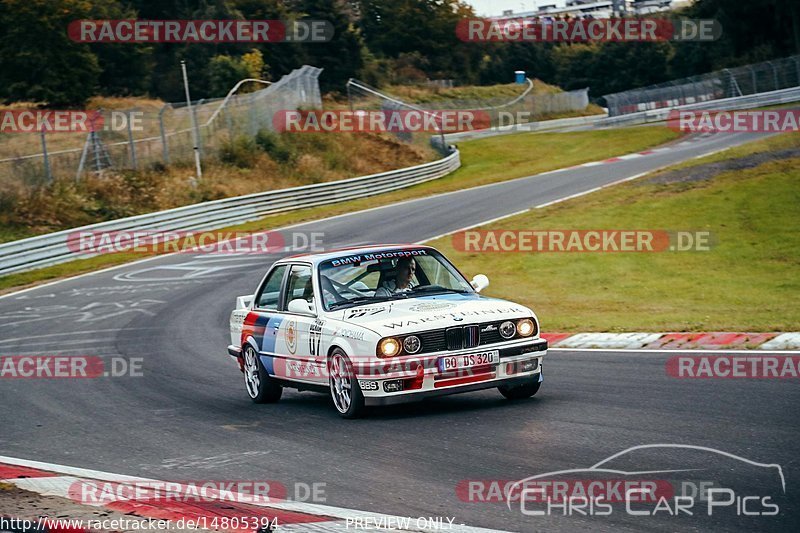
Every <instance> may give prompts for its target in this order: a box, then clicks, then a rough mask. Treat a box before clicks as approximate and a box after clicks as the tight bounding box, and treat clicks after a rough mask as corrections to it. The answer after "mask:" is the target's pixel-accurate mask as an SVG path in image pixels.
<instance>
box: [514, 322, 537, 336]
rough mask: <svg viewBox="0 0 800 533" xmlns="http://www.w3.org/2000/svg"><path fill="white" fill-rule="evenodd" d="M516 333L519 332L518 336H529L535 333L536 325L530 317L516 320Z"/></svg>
mask: <svg viewBox="0 0 800 533" xmlns="http://www.w3.org/2000/svg"><path fill="white" fill-rule="evenodd" d="M517 333H519V335H520V337H530V336H531V335H533V334H534V333H536V325H535V324H534V323H533V320H531V319H530V318H523V319H522V320H517Z"/></svg>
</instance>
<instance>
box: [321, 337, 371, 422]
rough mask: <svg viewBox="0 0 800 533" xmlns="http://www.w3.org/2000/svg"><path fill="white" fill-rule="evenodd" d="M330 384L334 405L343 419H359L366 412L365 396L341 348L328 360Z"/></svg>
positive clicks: (335, 350)
mask: <svg viewBox="0 0 800 533" xmlns="http://www.w3.org/2000/svg"><path fill="white" fill-rule="evenodd" d="M328 375H329V378H328V382H329V384H330V388H331V398H333V405H334V407H336V410H337V411H338V412H339V415H340V416H341V417H342V418H358V417H359V416H361V414H362V413H363V412H364V395H363V394H361V387H359V386H358V379H356V373H355V372H354V371H353V365H352V364H351V363H350V359H348V358H347V356H346V355H345V354H344V352H343V351H341V350H340V349H339V348H336V349H334V351H333V353H332V354H331V356H330V359H329V360H328Z"/></svg>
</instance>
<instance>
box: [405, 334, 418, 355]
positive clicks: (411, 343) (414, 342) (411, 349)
mask: <svg viewBox="0 0 800 533" xmlns="http://www.w3.org/2000/svg"><path fill="white" fill-rule="evenodd" d="M421 348H422V342H421V341H420V340H419V337H417V336H416V335H409V336H408V337H406V338H405V339H403V349H404V350H405V351H406V353H408V354H412V353H417V352H418V351H419V350H420V349H421Z"/></svg>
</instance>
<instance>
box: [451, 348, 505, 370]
mask: <svg viewBox="0 0 800 533" xmlns="http://www.w3.org/2000/svg"><path fill="white" fill-rule="evenodd" d="M499 362H500V352H499V351H498V350H492V351H489V352H480V353H470V354H464V355H448V356H445V357H440V358H439V372H450V371H452V370H459V369H462V368H472V367H474V366H486V365H496V364H497V363H499Z"/></svg>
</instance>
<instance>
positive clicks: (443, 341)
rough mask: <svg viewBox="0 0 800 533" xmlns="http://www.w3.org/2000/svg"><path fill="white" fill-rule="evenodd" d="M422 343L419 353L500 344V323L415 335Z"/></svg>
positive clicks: (472, 325) (457, 327) (501, 339)
mask: <svg viewBox="0 0 800 533" xmlns="http://www.w3.org/2000/svg"><path fill="white" fill-rule="evenodd" d="M415 335H416V336H417V337H419V340H420V342H421V343H422V349H421V350H420V353H431V352H443V351H446V350H463V349H465V348H475V347H477V346H484V345H486V344H494V343H497V342H502V341H504V340H505V339H503V338H502V337H501V336H500V322H484V323H482V324H471V325H467V326H456V327H452V328H447V329H437V330H433V331H424V332H422V333H416V334H415Z"/></svg>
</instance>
